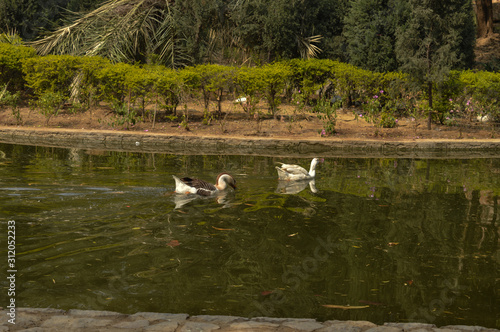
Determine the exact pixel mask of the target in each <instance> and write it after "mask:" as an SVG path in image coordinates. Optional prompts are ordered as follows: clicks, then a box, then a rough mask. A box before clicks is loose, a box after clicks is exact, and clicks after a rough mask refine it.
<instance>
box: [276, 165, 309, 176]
mask: <svg viewBox="0 0 500 332" xmlns="http://www.w3.org/2000/svg"><path fill="white" fill-rule="evenodd" d="M280 169H281V170H282V171H284V172H286V173H288V174H293V175H299V174H303V175H309V172H307V170H306V169H305V168H304V167H302V166H299V165H289V164H283V165H281V167H280Z"/></svg>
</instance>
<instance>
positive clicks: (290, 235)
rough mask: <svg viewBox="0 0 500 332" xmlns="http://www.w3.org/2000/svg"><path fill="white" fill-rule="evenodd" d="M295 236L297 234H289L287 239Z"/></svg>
mask: <svg viewBox="0 0 500 332" xmlns="http://www.w3.org/2000/svg"><path fill="white" fill-rule="evenodd" d="M297 234H299V233H293V234H290V235H288V236H289V237H292V236H295V235H297Z"/></svg>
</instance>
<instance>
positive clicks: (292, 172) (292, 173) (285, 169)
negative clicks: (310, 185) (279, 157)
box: [276, 158, 319, 181]
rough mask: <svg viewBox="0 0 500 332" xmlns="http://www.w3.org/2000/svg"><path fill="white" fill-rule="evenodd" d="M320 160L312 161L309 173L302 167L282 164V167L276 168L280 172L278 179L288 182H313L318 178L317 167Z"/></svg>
mask: <svg viewBox="0 0 500 332" xmlns="http://www.w3.org/2000/svg"><path fill="white" fill-rule="evenodd" d="M318 162H319V159H318V158H314V159H313V160H312V161H311V167H310V169H309V172H308V171H307V170H306V169H305V168H304V167H302V166H299V165H290V164H283V163H280V164H281V166H276V170H277V171H278V179H280V180H287V181H299V180H311V179H314V177H315V176H316V165H317V164H318Z"/></svg>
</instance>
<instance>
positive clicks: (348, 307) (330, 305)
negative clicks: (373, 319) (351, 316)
mask: <svg viewBox="0 0 500 332" xmlns="http://www.w3.org/2000/svg"><path fill="white" fill-rule="evenodd" d="M322 306H323V307H325V308H331V309H342V310H350V309H365V308H369V307H370V306H369V305H337V304H323V305H322Z"/></svg>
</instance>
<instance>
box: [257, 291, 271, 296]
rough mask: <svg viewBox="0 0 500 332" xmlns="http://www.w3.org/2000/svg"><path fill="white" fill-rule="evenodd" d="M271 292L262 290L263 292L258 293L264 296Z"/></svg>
mask: <svg viewBox="0 0 500 332" xmlns="http://www.w3.org/2000/svg"><path fill="white" fill-rule="evenodd" d="M272 292H273V291H263V292H261V293H260V295H262V296H266V295H269V294H271V293H272Z"/></svg>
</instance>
